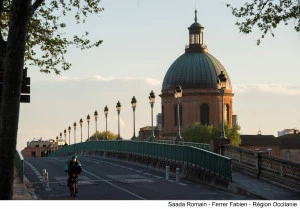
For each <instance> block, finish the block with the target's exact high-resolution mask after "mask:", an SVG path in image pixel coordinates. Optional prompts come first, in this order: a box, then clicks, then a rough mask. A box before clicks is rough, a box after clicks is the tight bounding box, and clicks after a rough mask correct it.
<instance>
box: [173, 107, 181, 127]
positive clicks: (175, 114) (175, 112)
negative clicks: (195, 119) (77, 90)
mask: <svg viewBox="0 0 300 209" xmlns="http://www.w3.org/2000/svg"><path fill="white" fill-rule="evenodd" d="M177 117H178V116H177V104H175V105H174V118H175V126H177V123H178V122H177ZM179 117H180V118H179V120H180V126H182V105H181V104H179Z"/></svg>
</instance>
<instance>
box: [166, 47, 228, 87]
mask: <svg viewBox="0 0 300 209" xmlns="http://www.w3.org/2000/svg"><path fill="white" fill-rule="evenodd" d="M221 71H223V72H224V73H225V75H226V77H227V81H226V88H227V89H231V82H230V79H229V76H228V74H227V73H226V70H225V68H224V67H223V65H222V64H221V63H220V62H219V61H218V60H217V59H216V58H215V57H214V56H213V55H211V54H209V53H205V52H197V53H185V54H183V55H181V56H180V57H179V58H177V59H176V60H175V61H174V62H173V64H172V65H171V66H170V68H169V69H168V71H167V73H166V75H165V77H164V80H163V84H162V90H168V89H175V86H176V85H177V84H180V85H181V86H182V88H183V89H187V88H204V89H207V88H212V89H218V83H217V81H218V75H219V74H220V73H221Z"/></svg>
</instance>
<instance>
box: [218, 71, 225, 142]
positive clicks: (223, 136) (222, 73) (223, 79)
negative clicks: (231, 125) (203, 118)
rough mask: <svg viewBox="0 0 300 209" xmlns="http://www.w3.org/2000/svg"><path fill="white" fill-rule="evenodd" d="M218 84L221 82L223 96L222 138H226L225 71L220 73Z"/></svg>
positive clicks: (220, 88)
mask: <svg viewBox="0 0 300 209" xmlns="http://www.w3.org/2000/svg"><path fill="white" fill-rule="evenodd" d="M218 78H219V79H218V84H219V90H220V93H221V96H222V132H221V137H220V138H221V139H226V137H225V128H224V92H225V89H226V81H227V78H226V75H225V74H224V72H223V71H221V73H220V74H219V75H218Z"/></svg>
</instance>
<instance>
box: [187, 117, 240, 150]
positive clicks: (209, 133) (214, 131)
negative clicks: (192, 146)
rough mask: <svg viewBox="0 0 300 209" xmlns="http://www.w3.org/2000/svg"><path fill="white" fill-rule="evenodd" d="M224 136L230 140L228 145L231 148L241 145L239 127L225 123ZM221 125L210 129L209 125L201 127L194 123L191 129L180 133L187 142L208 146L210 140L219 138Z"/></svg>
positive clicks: (199, 124)
mask: <svg viewBox="0 0 300 209" xmlns="http://www.w3.org/2000/svg"><path fill="white" fill-rule="evenodd" d="M224 129H225V136H226V138H228V139H230V144H231V145H233V146H239V144H240V143H241V137H240V134H239V131H240V129H241V128H240V126H239V125H237V124H235V125H233V126H232V127H230V126H229V125H228V123H227V122H225V123H224ZM221 132H222V124H220V125H219V126H218V127H212V126H210V125H202V124H201V123H199V122H195V124H194V125H193V126H192V127H188V128H185V129H184V130H183V132H182V137H183V139H184V140H185V141H187V142H196V143H206V144H209V143H210V140H211V139H217V138H219V137H220V136H221Z"/></svg>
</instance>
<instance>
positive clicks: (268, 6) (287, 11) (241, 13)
mask: <svg viewBox="0 0 300 209" xmlns="http://www.w3.org/2000/svg"><path fill="white" fill-rule="evenodd" d="M248 2H249V1H248ZM248 2H246V3H245V4H244V5H243V6H242V7H240V8H236V7H233V6H232V5H231V4H227V7H229V8H231V11H232V14H233V15H234V16H235V17H237V18H238V21H237V22H236V23H235V24H236V25H237V26H238V27H239V30H240V32H242V33H244V34H248V33H251V32H252V29H253V27H254V26H257V27H258V28H259V30H260V31H261V32H262V35H261V38H264V37H265V35H266V34H271V35H272V36H274V32H273V30H274V29H275V28H276V27H277V26H278V25H279V24H280V23H282V22H283V23H284V24H285V25H288V24H290V23H291V21H292V23H293V24H294V26H293V27H294V29H295V31H297V32H299V31H300V1H299V0H279V1H271V0H251V1H250V3H248ZM259 44H260V38H259V39H258V40H257V45H259Z"/></svg>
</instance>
